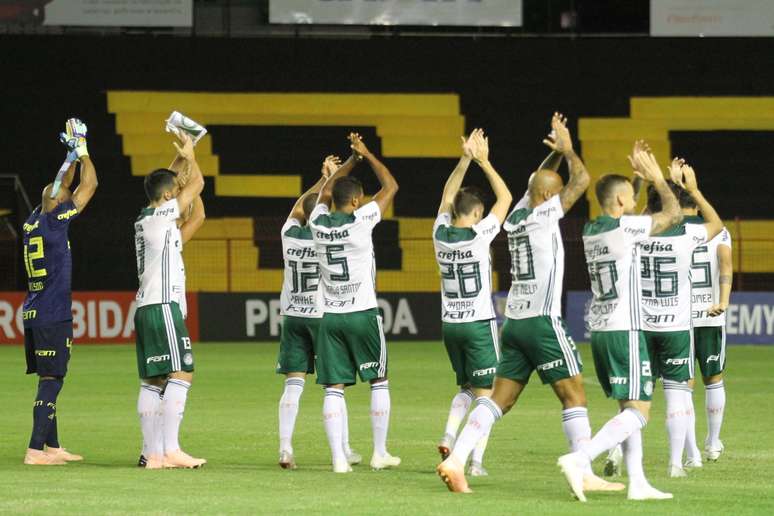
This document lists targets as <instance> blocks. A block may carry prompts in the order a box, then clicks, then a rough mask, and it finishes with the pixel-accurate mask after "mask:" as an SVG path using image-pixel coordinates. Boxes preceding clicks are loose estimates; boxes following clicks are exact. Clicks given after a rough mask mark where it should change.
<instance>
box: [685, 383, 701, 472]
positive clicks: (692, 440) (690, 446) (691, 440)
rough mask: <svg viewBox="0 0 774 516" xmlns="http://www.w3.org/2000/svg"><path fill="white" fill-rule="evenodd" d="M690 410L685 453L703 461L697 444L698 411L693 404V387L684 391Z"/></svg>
mask: <svg viewBox="0 0 774 516" xmlns="http://www.w3.org/2000/svg"><path fill="white" fill-rule="evenodd" d="M683 394H684V396H685V406H686V407H687V410H688V431H687V432H686V434H685V455H686V457H687V458H688V460H695V461H699V462H701V452H700V451H699V447H698V446H696V411H695V410H694V406H693V389H690V390H689V391H688V392H685V393H683Z"/></svg>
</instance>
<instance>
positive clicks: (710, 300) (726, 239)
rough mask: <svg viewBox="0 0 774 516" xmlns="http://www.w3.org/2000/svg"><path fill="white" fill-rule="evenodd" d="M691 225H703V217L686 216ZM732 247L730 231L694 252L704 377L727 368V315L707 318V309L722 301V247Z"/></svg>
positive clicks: (696, 330)
mask: <svg viewBox="0 0 774 516" xmlns="http://www.w3.org/2000/svg"><path fill="white" fill-rule="evenodd" d="M685 222H686V223H687V224H703V223H704V219H702V218H701V217H686V218H685ZM721 245H724V246H727V247H728V248H729V249H730V248H731V246H732V242H731V234H730V233H729V232H728V230H727V229H726V228H723V230H722V231H721V232H720V233H718V234H717V235H716V236H715V238H713V239H712V240H710V241H709V242H707V243H706V244H705V245H702V246H699V247H697V248H696V249H695V250H694V252H693V261H692V263H691V285H692V287H693V291H692V296H691V297H692V302H693V307H692V308H693V309H692V318H693V338H694V348H695V350H696V359H697V360H698V361H699V369H701V374H702V375H703V376H715V375H718V374H720V373H722V372H723V370H724V369H725V367H726V314H725V312H724V313H722V314H721V315H719V316H717V317H710V316H709V315H707V310H708V309H709V308H710V307H711V306H713V305H715V304H716V303H718V302H719V301H720V268H719V266H718V247H719V246H721Z"/></svg>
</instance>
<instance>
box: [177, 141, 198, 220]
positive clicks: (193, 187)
mask: <svg viewBox="0 0 774 516" xmlns="http://www.w3.org/2000/svg"><path fill="white" fill-rule="evenodd" d="M178 140H180V144H178V143H177V142H173V143H172V145H174V146H175V149H176V150H177V154H178V157H179V158H181V159H182V160H184V161H185V162H186V165H185V166H187V167H189V168H190V171H191V175H190V177H189V178H188V182H187V183H186V184H185V185H184V186H182V187H181V188H180V193H178V194H177V205H178V209H179V210H180V213H185V212H186V211H188V207H189V206H190V205H191V203H192V202H194V200H195V199H196V198H197V197H199V195H201V193H202V190H203V189H204V176H203V175H202V171H201V169H200V168H199V164H198V163H197V162H196V155H195V154H194V147H193V141H192V140H191V137H190V136H188V135H187V134H186V133H185V132H183V131H181V132H180V134H179V135H178Z"/></svg>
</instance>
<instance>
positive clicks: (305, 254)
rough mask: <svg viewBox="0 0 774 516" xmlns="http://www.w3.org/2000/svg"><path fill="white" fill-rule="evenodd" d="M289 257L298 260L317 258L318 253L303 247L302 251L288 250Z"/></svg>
mask: <svg viewBox="0 0 774 516" xmlns="http://www.w3.org/2000/svg"><path fill="white" fill-rule="evenodd" d="M288 256H293V257H296V258H300V259H302V260H303V259H304V258H317V252H316V251H315V250H314V249H312V248H311V247H302V248H301V249H294V248H292V247H291V248H288Z"/></svg>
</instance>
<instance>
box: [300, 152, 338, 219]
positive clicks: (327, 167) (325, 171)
mask: <svg viewBox="0 0 774 516" xmlns="http://www.w3.org/2000/svg"><path fill="white" fill-rule="evenodd" d="M339 168H341V159H339V157H338V156H333V155H329V156H326V157H325V159H324V160H323V164H322V169H321V171H320V179H318V180H317V182H316V183H315V184H314V185H312V187H311V188H310V189H309V190H307V191H306V192H304V193H302V194H301V197H299V198H298V199H297V200H296V203H295V204H294V205H293V209H292V210H290V215H288V220H290V219H296V220H299V221H302V220H304V219H305V218H306V216H305V215H304V199H306V196H307V195H309V194H315V193H319V192H320V190H322V187H323V185H325V182H326V181H327V180H328V178H329V177H330V176H331V175H333V174H334V173H335V172H336V170H338V169H339Z"/></svg>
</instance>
